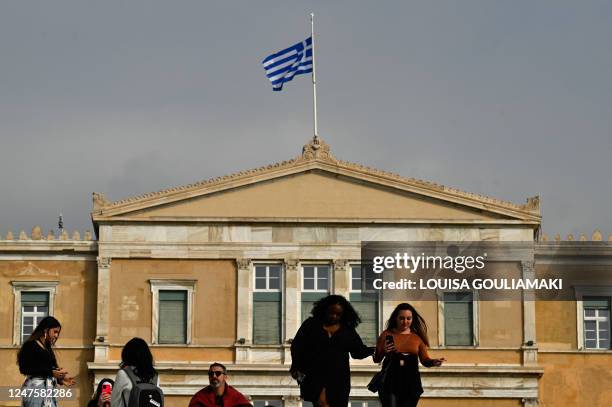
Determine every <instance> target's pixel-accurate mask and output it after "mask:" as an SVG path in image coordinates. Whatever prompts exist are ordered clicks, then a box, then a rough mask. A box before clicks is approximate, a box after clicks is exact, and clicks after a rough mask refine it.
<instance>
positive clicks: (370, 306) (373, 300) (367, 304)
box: [349, 293, 378, 346]
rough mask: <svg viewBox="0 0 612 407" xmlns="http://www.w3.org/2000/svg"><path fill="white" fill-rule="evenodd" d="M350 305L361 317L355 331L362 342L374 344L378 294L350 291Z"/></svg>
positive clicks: (376, 327) (376, 331)
mask: <svg viewBox="0 0 612 407" xmlns="http://www.w3.org/2000/svg"><path fill="white" fill-rule="evenodd" d="M349 298H350V300H351V305H352V306H353V308H355V311H357V313H358V314H359V317H360V318H361V324H359V326H358V327H357V333H358V334H359V336H361V339H362V340H363V343H365V344H367V345H369V346H374V345H375V344H376V339H377V338H378V296H372V295H366V294H363V293H351V295H350V297H349Z"/></svg>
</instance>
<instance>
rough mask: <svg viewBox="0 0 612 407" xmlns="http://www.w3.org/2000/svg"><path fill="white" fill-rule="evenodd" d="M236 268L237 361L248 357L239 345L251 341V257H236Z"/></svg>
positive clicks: (250, 342) (249, 343)
mask: <svg viewBox="0 0 612 407" xmlns="http://www.w3.org/2000/svg"><path fill="white" fill-rule="evenodd" d="M236 268H237V272H238V298H237V310H236V311H237V313H236V322H237V324H236V325H237V328H236V338H237V339H238V342H237V343H236V346H237V348H236V359H237V360H236V361H237V362H238V361H248V359H249V358H248V357H247V354H246V353H244V352H243V351H245V350H246V348H245V349H239V346H240V345H249V346H250V345H251V344H252V343H253V265H252V262H251V259H246V258H240V259H236ZM247 353H248V352H247ZM245 358H246V359H245Z"/></svg>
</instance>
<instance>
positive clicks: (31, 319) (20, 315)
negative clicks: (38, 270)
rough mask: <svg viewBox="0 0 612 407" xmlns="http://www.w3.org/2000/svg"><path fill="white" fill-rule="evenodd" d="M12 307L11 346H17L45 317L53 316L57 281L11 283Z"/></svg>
mask: <svg viewBox="0 0 612 407" xmlns="http://www.w3.org/2000/svg"><path fill="white" fill-rule="evenodd" d="M11 285H12V286H13V294H14V297H15V306H14V307H13V309H14V313H13V345H19V344H21V343H23V341H24V340H26V339H27V338H28V337H29V336H30V334H31V333H32V332H33V331H34V329H35V328H36V326H37V325H38V323H39V322H40V321H41V320H42V319H43V318H44V317H46V316H48V315H53V310H54V302H55V290H56V287H57V285H58V282H57V281H11Z"/></svg>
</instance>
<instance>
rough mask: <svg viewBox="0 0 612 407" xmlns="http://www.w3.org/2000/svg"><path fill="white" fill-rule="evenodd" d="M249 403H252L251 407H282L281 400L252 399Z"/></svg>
mask: <svg viewBox="0 0 612 407" xmlns="http://www.w3.org/2000/svg"><path fill="white" fill-rule="evenodd" d="M251 401H252V402H253V407H266V406H270V407H283V401H282V400H273V399H267V400H263V399H253V400H251Z"/></svg>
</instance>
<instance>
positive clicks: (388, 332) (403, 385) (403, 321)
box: [374, 302, 445, 407]
mask: <svg viewBox="0 0 612 407" xmlns="http://www.w3.org/2000/svg"><path fill="white" fill-rule="evenodd" d="M428 346H429V338H428V337H427V324H426V323H425V320H424V319H423V317H421V315H419V313H418V312H417V310H416V309H415V308H414V307H413V306H412V305H410V304H408V303H405V302H404V303H401V304H399V305H398V306H397V307H395V309H394V310H393V312H392V313H391V316H390V317H389V320H388V321H387V329H385V330H384V331H383V332H382V333H381V334H380V336H379V337H378V341H377V343H376V353H375V355H374V362H376V363H378V362H380V361H381V360H382V359H383V358H384V359H385V361H384V363H383V367H384V368H385V369H386V370H387V374H386V376H385V380H384V383H383V387H382V389H381V390H380V391H379V392H378V396H379V398H380V401H381V402H382V405H383V407H415V406H416V405H417V403H418V402H419V398H420V397H421V394H422V393H423V387H422V385H421V375H420V374H419V360H420V361H421V363H422V364H423V366H425V367H433V366H440V365H442V363H443V362H444V361H445V359H444V358H440V359H432V358H430V357H429V354H428V353H427V348H428Z"/></svg>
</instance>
